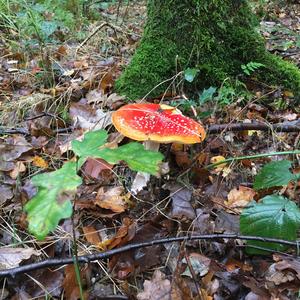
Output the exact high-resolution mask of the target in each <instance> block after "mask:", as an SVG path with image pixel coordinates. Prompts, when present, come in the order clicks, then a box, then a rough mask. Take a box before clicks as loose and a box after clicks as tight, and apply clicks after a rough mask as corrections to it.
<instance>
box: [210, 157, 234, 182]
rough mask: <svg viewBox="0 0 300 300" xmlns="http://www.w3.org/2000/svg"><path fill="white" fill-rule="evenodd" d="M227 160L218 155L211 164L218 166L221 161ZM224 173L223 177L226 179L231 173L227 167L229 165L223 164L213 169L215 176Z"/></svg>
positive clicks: (212, 159)
mask: <svg viewBox="0 0 300 300" xmlns="http://www.w3.org/2000/svg"><path fill="white" fill-rule="evenodd" d="M223 160H225V157H224V156H221V155H218V156H214V157H212V158H211V159H210V162H211V163H212V164H216V163H219V162H221V161H223ZM221 172H222V176H223V177H226V176H228V175H229V174H230V173H231V169H230V168H229V167H228V166H227V163H222V164H219V165H216V166H215V167H214V169H213V173H215V174H219V173H221Z"/></svg>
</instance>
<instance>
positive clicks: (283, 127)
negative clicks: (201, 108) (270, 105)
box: [207, 120, 300, 134]
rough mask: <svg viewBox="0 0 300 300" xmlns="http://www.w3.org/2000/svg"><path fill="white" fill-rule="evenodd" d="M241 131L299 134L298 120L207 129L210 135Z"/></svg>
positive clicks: (236, 124)
mask: <svg viewBox="0 0 300 300" xmlns="http://www.w3.org/2000/svg"><path fill="white" fill-rule="evenodd" d="M243 130H260V131H277V132H299V131H300V120H297V121H296V122H290V123H277V124H273V125H271V124H270V125H268V124H264V123H257V122H254V123H233V124H220V125H218V124H216V125H211V126H209V127H208V129H207V131H208V133H210V134H215V133H220V132H222V131H243Z"/></svg>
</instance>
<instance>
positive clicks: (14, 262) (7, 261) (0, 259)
mask: <svg viewBox="0 0 300 300" xmlns="http://www.w3.org/2000/svg"><path fill="white" fill-rule="evenodd" d="M32 255H35V256H39V255H41V252H40V251H37V250H35V249H33V248H1V249H0V269H1V270H5V269H10V268H15V267H18V266H19V264H20V263H21V262H22V261H23V260H26V259H29V258H30V257H31V256H32Z"/></svg>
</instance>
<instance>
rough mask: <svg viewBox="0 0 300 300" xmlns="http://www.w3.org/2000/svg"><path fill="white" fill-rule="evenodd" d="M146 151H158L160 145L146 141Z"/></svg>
mask: <svg viewBox="0 0 300 300" xmlns="http://www.w3.org/2000/svg"><path fill="white" fill-rule="evenodd" d="M143 145H144V147H145V150H152V151H158V149H159V146H160V143H159V142H155V141H150V140H147V141H144V143H143Z"/></svg>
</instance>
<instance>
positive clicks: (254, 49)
mask: <svg viewBox="0 0 300 300" xmlns="http://www.w3.org/2000/svg"><path fill="white" fill-rule="evenodd" d="M257 25H258V22H257V19H256V17H255V16H254V15H253V14H252V12H251V10H250V8H249V6H248V4H247V1H243V0H234V1H233V0H230V1H229V0H226V1H221V0H186V1H182V0H165V1H161V0H148V20H147V23H146V26H145V31H144V35H143V38H142V40H141V43H140V46H139V47H138V49H137V51H136V53H135V55H134V56H133V58H132V61H131V63H130V64H129V66H128V67H127V68H126V69H125V71H124V72H123V74H122V76H121V77H120V78H119V80H118V81H117V82H116V89H117V91H118V92H119V93H121V94H125V95H126V96H128V97H129V98H131V99H135V98H141V97H144V96H145V95H146V94H147V93H149V92H150V91H152V90H153V88H154V87H156V88H155V89H154V90H153V91H152V92H151V94H150V95H151V96H157V95H159V94H161V93H163V92H165V91H166V89H168V88H170V87H172V80H169V81H167V82H166V80H168V79H171V78H172V77H173V78H174V75H176V74H177V73H178V72H179V71H182V70H184V69H186V68H187V67H197V68H198V69H200V74H199V76H198V79H199V80H198V81H197V82H196V85H197V88H198V89H200V88H203V87H207V86H210V85H216V84H220V83H221V82H222V81H223V80H225V79H226V78H228V77H235V76H236V75H238V74H239V73H241V65H242V64H247V63H248V62H250V61H254V62H260V63H263V64H264V65H265V66H266V68H264V69H262V70H261V71H260V74H259V76H260V79H261V80H262V81H264V82H265V83H270V84H278V85H279V84H282V85H284V86H285V87H286V88H288V89H291V90H293V91H294V92H295V93H296V92H297V91H299V90H300V71H299V69H298V68H297V67H296V66H295V65H293V64H292V63H289V62H286V61H284V60H282V59H281V58H279V57H276V56H274V55H271V54H269V53H268V52H267V51H266V50H265V46H264V41H263V39H262V37H261V36H260V34H259V33H258V32H257V30H256V27H257ZM176 82H177V81H176V80H174V82H173V83H176ZM193 84H195V83H193Z"/></svg>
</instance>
